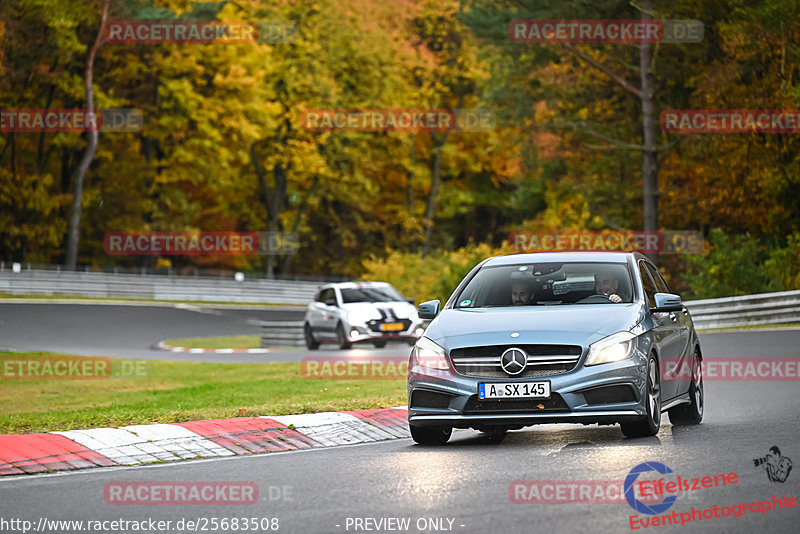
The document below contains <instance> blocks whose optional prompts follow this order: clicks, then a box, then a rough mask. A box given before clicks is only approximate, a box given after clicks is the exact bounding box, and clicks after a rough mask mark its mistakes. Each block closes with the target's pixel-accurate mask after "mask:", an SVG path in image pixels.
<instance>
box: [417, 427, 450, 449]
mask: <svg viewBox="0 0 800 534" xmlns="http://www.w3.org/2000/svg"><path fill="white" fill-rule="evenodd" d="M409 428H410V429H411V438H412V439H413V440H414V441H416V442H417V443H419V444H420V445H444V444H445V443H447V440H449V439H450V435H451V434H452V433H453V429H452V428H450V427H445V426H411V427H409Z"/></svg>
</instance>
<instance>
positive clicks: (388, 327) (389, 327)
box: [380, 323, 403, 332]
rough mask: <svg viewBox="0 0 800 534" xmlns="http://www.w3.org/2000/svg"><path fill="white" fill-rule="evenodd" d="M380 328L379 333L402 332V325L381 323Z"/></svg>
mask: <svg viewBox="0 0 800 534" xmlns="http://www.w3.org/2000/svg"><path fill="white" fill-rule="evenodd" d="M380 328H381V332H397V331H400V330H403V323H383V324H381V326H380Z"/></svg>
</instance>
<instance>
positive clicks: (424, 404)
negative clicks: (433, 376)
mask: <svg viewBox="0 0 800 534" xmlns="http://www.w3.org/2000/svg"><path fill="white" fill-rule="evenodd" d="M452 398H453V396H452V395H448V394H446V393H437V392H435V391H427V390H424V389H417V390H414V392H413V393H412V394H411V407H412V408H434V409H438V410H443V409H445V408H447V407H448V406H450V399H452Z"/></svg>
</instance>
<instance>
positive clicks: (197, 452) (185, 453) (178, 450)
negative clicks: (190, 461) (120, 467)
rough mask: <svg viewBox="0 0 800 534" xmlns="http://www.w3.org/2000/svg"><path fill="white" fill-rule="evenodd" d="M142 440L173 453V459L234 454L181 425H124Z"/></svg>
mask: <svg viewBox="0 0 800 534" xmlns="http://www.w3.org/2000/svg"><path fill="white" fill-rule="evenodd" d="M122 428H123V429H124V430H127V431H129V432H131V433H133V434H135V435H136V436H138V437H139V438H140V439H141V440H143V441H147V442H149V443H151V444H152V445H154V446H156V447H160V448H161V449H164V450H165V451H168V452H170V453H171V454H172V456H173V457H172V458H171V459H172V460H179V459H186V458H197V457H198V456H200V457H202V458H214V457H215V456H233V454H234V453H233V452H231V451H229V450H228V449H226V448H225V447H222V446H220V445H217V444H216V443H214V442H213V441H211V440H210V439H207V438H204V437H203V436H201V435H200V434H197V433H195V432H192V431H191V430H189V429H188V428H185V427H182V426H179V425H168V424H164V423H161V424H155V425H131V426H124V427H122Z"/></svg>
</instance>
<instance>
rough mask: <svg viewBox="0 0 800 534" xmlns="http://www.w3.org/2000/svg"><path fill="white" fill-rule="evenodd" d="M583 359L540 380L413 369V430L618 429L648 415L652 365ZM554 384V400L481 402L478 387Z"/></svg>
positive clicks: (410, 394) (410, 389)
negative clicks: (590, 362) (612, 426)
mask: <svg viewBox="0 0 800 534" xmlns="http://www.w3.org/2000/svg"><path fill="white" fill-rule="evenodd" d="M583 360H584V358H583V357H582V358H581V359H580V361H579V362H578V364H577V366H576V367H575V368H574V369H573V370H571V371H569V372H566V373H561V374H556V375H548V376H541V377H537V378H520V379H514V378H511V377H509V378H478V377H473V376H465V375H462V374H459V373H457V372H455V371H453V370H452V369H451V370H448V371H440V370H435V369H429V368H427V367H420V366H413V367H411V368H410V369H409V382H408V398H409V407H408V421H409V424H410V425H413V426H433V425H438V426H442V425H443V426H452V427H455V428H476V429H483V428H486V427H492V426H505V427H510V428H522V427H524V426H529V425H536V424H545V423H582V424H616V423H621V422H628V421H633V420H636V419H640V418H641V417H643V416H645V415H646V409H645V405H644V400H643V399H645V387H646V360H645V359H644V358H643V357H640V356H639V354H638V353H637V354H636V355H634V356H633V357H632V358H630V359H628V360H623V361H621V362H614V363H607V364H600V365H596V366H590V367H584V366H583ZM541 381H549V382H550V391H551V394H550V398H549V399H524V400H523V399H502V400H488V399H487V400H480V399H478V384H479V383H481V382H482V383H486V384H488V383H491V382H541Z"/></svg>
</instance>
